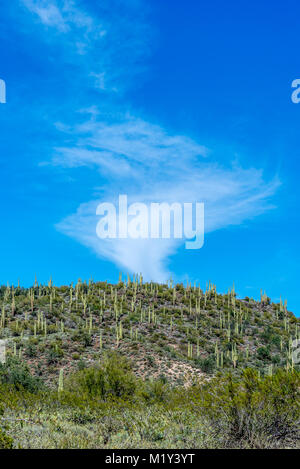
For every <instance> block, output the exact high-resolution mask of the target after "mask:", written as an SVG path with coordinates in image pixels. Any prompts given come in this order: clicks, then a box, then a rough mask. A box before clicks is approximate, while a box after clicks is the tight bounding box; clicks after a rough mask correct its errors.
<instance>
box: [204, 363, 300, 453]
mask: <svg viewBox="0 0 300 469" xmlns="http://www.w3.org/2000/svg"><path fill="white" fill-rule="evenodd" d="M299 385H300V374H299V372H294V373H291V372H290V373H288V372H286V371H284V370H279V371H277V373H276V374H275V375H274V376H271V377H270V376H268V377H265V378H260V377H259V375H258V373H257V372H256V371H255V370H251V369H248V370H245V371H244V372H243V375H242V376H241V377H240V378H237V377H235V378H234V377H233V376H232V375H231V374H229V375H227V376H225V377H218V378H215V379H214V380H213V381H212V382H210V383H209V384H208V385H206V387H205V389H204V390H203V393H202V396H201V399H200V401H201V406H202V411H204V412H205V414H206V416H207V417H208V418H209V420H210V423H211V425H212V428H213V429H214V431H215V432H216V433H217V434H218V435H221V436H222V439H223V444H224V446H225V447H251V448H264V447H265V448H267V447H281V446H289V445H291V446H293V445H295V443H296V442H297V440H299V439H300V428H299V422H300V408H299V397H300V396H299V389H300V388H299Z"/></svg>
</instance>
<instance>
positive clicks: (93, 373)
mask: <svg viewBox="0 0 300 469" xmlns="http://www.w3.org/2000/svg"><path fill="white" fill-rule="evenodd" d="M136 386H137V379H136V378H135V376H134V374H133V373H132V371H131V369H130V365H129V363H128V361H127V360H126V359H125V358H123V357H121V356H120V355H118V354H116V353H110V354H106V355H105V356H104V359H103V362H102V363H101V364H100V365H99V366H93V367H89V368H85V369H83V370H80V371H77V372H76V373H74V374H73V375H72V376H70V377H69V379H68V382H67V385H66V389H67V390H70V391H72V390H74V389H76V392H79V393H84V394H85V393H86V394H88V395H90V396H95V397H100V398H102V399H103V400H106V399H108V398H110V397H116V398H122V399H128V398H130V397H132V396H133V395H134V393H135V391H136Z"/></svg>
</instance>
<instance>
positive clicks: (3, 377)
mask: <svg viewBox="0 0 300 469" xmlns="http://www.w3.org/2000/svg"><path fill="white" fill-rule="evenodd" d="M0 383H2V384H9V385H10V386H12V387H14V388H15V389H17V390H22V389H25V390H27V391H29V392H37V391H38V390H40V389H41V388H42V382H41V380H40V379H39V378H36V377H34V376H32V374H31V373H30V370H29V368H28V366H27V364H26V363H24V362H22V361H21V360H19V359H17V358H16V357H8V359H7V362H6V363H5V364H1V363H0Z"/></svg>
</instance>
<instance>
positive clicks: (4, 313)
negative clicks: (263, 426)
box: [0, 276, 300, 387]
mask: <svg viewBox="0 0 300 469" xmlns="http://www.w3.org/2000/svg"><path fill="white" fill-rule="evenodd" d="M0 307H1V321H0V339H2V340H5V343H6V354H7V355H16V356H18V357H21V358H22V359H23V360H25V361H26V362H27V363H28V364H29V366H30V369H31V371H32V372H33V373H34V374H35V375H38V376H40V377H41V378H42V379H43V380H44V381H45V382H46V383H47V384H49V385H51V386H53V387H55V386H57V385H58V377H59V373H60V370H62V369H63V370H64V371H63V372H64V375H67V374H69V373H70V372H71V371H72V370H78V369H82V368H85V367H87V366H89V365H91V364H94V363H96V362H99V360H101V356H102V355H103V353H104V352H105V351H107V350H118V352H119V353H120V354H122V355H124V356H126V357H127V358H129V359H130V360H131V363H132V366H133V370H134V372H135V373H136V375H138V376H140V377H143V378H160V379H162V380H166V381H168V382H169V383H174V384H179V385H185V384H191V383H192V382H194V381H199V380H200V381H205V380H207V379H210V377H211V376H212V375H214V374H215V373H216V372H217V371H219V372H221V373H222V372H224V371H226V370H228V369H231V370H233V371H234V373H236V374H238V373H239V372H240V370H242V369H243V368H248V367H250V368H255V369H257V370H259V372H260V374H261V375H265V374H268V375H270V374H272V373H273V372H274V371H275V369H276V368H278V367H281V368H282V367H285V368H287V369H292V368H293V367H297V363H295V360H294V358H293V357H294V354H293V346H294V344H295V343H293V341H295V339H298V338H299V324H300V321H299V319H297V318H296V317H295V315H294V314H293V313H291V312H290V311H288V310H287V304H286V302H285V303H283V302H282V301H280V303H277V304H275V303H272V302H271V300H270V298H268V297H267V295H266V294H263V293H261V301H254V300H253V299H251V298H243V299H240V298H238V297H237V294H236V292H235V289H234V287H232V288H231V289H229V290H228V292H227V293H226V294H220V293H218V292H217V289H216V286H215V285H213V284H211V283H209V284H208V285H207V286H206V289H205V290H204V289H201V288H200V286H197V285H193V286H192V285H187V286H183V285H182V284H178V285H174V284H173V283H172V281H170V282H169V284H168V285H161V284H156V283H144V282H143V279H142V277H141V276H134V278H133V279H132V278H129V277H128V278H126V280H123V279H122V277H121V276H120V279H119V282H118V283H117V284H115V285H113V284H108V283H107V282H94V281H93V280H90V281H89V282H82V281H80V280H79V281H78V282H77V283H76V284H75V285H73V284H72V285H69V286H55V285H54V284H53V283H52V281H49V283H48V285H41V284H38V282H37V281H36V282H35V284H34V285H33V286H32V287H31V288H28V289H25V288H22V287H20V286H17V287H13V286H7V287H5V286H2V287H1V289H0Z"/></svg>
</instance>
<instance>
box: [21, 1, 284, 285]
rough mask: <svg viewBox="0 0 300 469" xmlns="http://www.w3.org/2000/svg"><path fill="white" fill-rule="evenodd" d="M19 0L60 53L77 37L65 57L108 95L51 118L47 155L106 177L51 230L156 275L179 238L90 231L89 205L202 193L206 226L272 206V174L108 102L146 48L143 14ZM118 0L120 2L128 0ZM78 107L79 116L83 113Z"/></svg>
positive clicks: (160, 276) (92, 211)
mask: <svg viewBox="0 0 300 469" xmlns="http://www.w3.org/2000/svg"><path fill="white" fill-rule="evenodd" d="M22 1H23V3H24V4H25V5H26V7H27V9H28V10H29V11H31V12H32V13H33V14H34V15H36V16H37V17H38V18H39V20H40V22H41V23H42V24H44V25H45V26H46V27H47V28H49V27H52V28H54V29H55V30H56V31H58V33H59V34H60V35H61V36H62V38H61V39H59V41H61V42H59V44H60V43H61V44H64V46H65V44H66V43H67V47H68V51H69V54H73V53H74V48H73V43H76V50H75V55H76V58H74V60H76V61H78V62H77V63H78V64H79V65H80V67H81V70H82V74H83V75H85V77H86V78H90V79H91V80H92V81H93V86H94V87H95V88H96V89H98V90H101V91H105V92H106V93H107V95H108V99H107V102H105V107H106V109H108V115H109V117H108V116H106V115H105V113H104V112H103V110H100V109H99V108H98V107H97V106H95V105H90V106H89V104H87V109H86V110H81V112H80V116H81V119H80V123H78V124H75V125H74V124H70V123H68V122H64V123H56V126H57V128H58V129H60V130H61V132H62V133H63V134H64V135H65V136H66V141H67V143H66V144H65V145H60V146H55V148H53V157H52V164H53V165H59V166H63V167H65V168H70V171H71V169H72V168H76V167H77V168H78V167H87V168H91V170H96V171H98V172H99V173H100V174H101V181H103V178H104V180H105V183H104V184H103V182H102V184H101V191H99V194H100V193H101V196H100V195H99V196H98V197H94V200H90V201H88V202H85V203H82V204H81V205H80V207H78V209H77V211H76V213H74V214H71V215H69V216H67V217H66V218H65V219H64V220H62V221H61V222H59V223H58V224H57V229H58V230H60V231H61V232H63V233H65V234H66V235H68V236H70V237H72V238H74V239H76V240H77V241H78V242H80V243H82V244H83V245H85V246H87V247H89V248H90V249H92V250H93V251H94V252H95V253H96V254H97V255H98V256H100V257H104V258H107V259H109V260H111V261H112V262H114V263H116V264H118V265H120V266H122V268H123V269H125V270H128V271H131V272H143V274H144V276H145V277H146V278H148V279H153V280H159V281H164V280H166V279H167V278H168V276H169V275H170V272H169V269H168V260H169V259H170V256H172V255H174V254H175V253H176V251H177V249H178V247H179V246H180V241H178V240H172V239H171V240H130V239H128V240H100V239H99V238H97V236H96V225H97V222H98V218H97V216H96V207H97V205H98V204H99V203H100V202H103V201H111V202H116V199H117V197H118V195H119V194H127V195H128V198H129V203H130V201H134V202H137V201H139V202H144V203H146V204H148V205H149V204H150V203H151V202H169V203H173V202H181V203H184V202H196V201H197V202H204V203H205V232H206V233H208V232H211V231H214V230H218V229H221V228H225V227H228V226H230V225H238V224H242V223H243V222H244V221H245V220H248V219H250V218H253V217H255V216H257V215H260V214H262V213H264V212H265V211H266V210H269V209H270V208H272V204H271V203H270V200H271V197H272V195H273V194H274V193H275V191H276V190H277V188H278V186H279V184H280V181H279V179H278V178H277V177H275V178H273V179H271V180H269V181H268V180H265V178H264V176H263V171H262V170H261V169H255V168H248V169H247V168H246V169H245V168H242V167H240V166H238V165H237V164H233V165H229V164H228V165H227V166H226V167H225V166H221V165H220V164H218V162H217V161H216V160H215V159H214V153H213V149H211V150H209V149H207V148H206V147H205V145H203V144H202V143H201V142H198V141H196V140H195V139H191V138H189V137H188V136H186V135H176V134H174V133H172V132H170V131H168V129H166V128H163V127H162V126H160V125H158V124H154V123H152V122H148V121H147V120H146V119H145V118H141V117H139V116H135V115H134V114H133V113H132V112H130V113H124V112H121V111H120V109H118V106H117V105H116V102H115V101H114V103H113V104H112V103H111V101H110V95H112V94H114V93H115V92H116V91H118V89H121V88H122V86H123V80H122V78H123V77H124V76H125V75H126V74H127V75H126V76H127V79H128V77H129V76H130V79H132V77H133V76H134V74H135V72H136V70H140V63H139V59H140V57H141V56H142V55H143V54H144V53H146V52H147V50H148V42H147V34H146V35H145V34H144V32H145V31H147V27H146V26H145V24H144V23H143V21H140V22H139V21H135V22H133V21H132V18H131V20H130V19H128V17H118V13H116V11H117V10H114V9H113V8H111V9H110V8H107V9H106V10H107V11H106V13H105V14H104V13H103V15H102V17H98V16H97V15H95V14H94V15H92V14H91V13H88V12H87V11H83V10H82V7H81V8H79V7H78V5H77V4H76V2H74V1H67V0H64V1H63V0H62V1H56V2H54V1H52V2H51V1H50V2H48V1H47V2H46V1H43V0H22ZM117 3H120V2H117ZM125 3H126V6H127V7H128V8H127V9H126V11H127V12H128V11H129V10H130V7H132V5H133V3H135V2H132V1H128V2H125ZM87 4H88V2H87ZM103 4H104V5H110V3H109V2H103ZM137 4H139V2H137ZM132 8H133V7H132ZM134 8H136V5H135V6H134ZM100 10H101V9H100ZM101 11H102V12H103V11H104V10H101ZM123 11H124V9H123ZM134 11H135V12H134V17H135V18H136V16H137V17H138V14H137V13H136V10H134ZM138 11H139V10H138ZM126 14H129V13H126ZM66 36H67V37H68V38H69V39H68V41H67V42H66V41H65V39H64V38H65V37H66ZM75 38H76V39H75ZM55 41H58V39H57V36H55ZM128 70H130V73H129V75H128ZM121 82H122V84H121ZM78 87H82V77H80V79H79V78H78ZM110 106H111V107H110ZM84 112H85V113H87V116H86V118H84V120H83V121H82V116H83V113H84ZM78 120H79V119H78ZM91 189H92V190H93V191H95V190H97V188H91Z"/></svg>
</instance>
